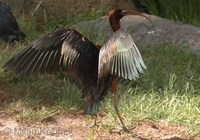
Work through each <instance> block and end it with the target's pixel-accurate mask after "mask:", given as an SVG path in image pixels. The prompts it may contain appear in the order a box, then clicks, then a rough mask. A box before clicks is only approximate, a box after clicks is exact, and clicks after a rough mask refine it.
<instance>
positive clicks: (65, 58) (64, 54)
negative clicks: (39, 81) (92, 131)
mask: <svg viewBox="0 0 200 140" xmlns="http://www.w3.org/2000/svg"><path fill="white" fill-rule="evenodd" d="M125 15H140V16H144V17H145V18H148V17H146V16H145V15H143V14H141V13H137V12H133V11H126V10H121V9H113V10H111V11H110V12H109V22H110V25H111V27H112V30H113V35H112V36H111V37H110V38H109V39H108V41H107V42H106V43H105V44H103V45H102V47H99V46H96V45H94V44H93V43H92V42H91V41H90V40H88V39H87V38H85V37H84V36H83V35H81V34H80V33H79V32H78V31H76V30H74V29H63V30H58V31H55V32H53V33H50V34H48V35H46V36H44V37H42V38H40V39H39V40H37V41H35V42H33V43H32V44H30V45H28V46H27V47H26V48H24V49H23V50H22V51H21V52H19V53H18V54H16V55H15V56H14V57H12V58H11V59H10V60H9V61H8V62H7V63H6V64H5V65H4V68H5V69H6V70H10V71H13V72H14V73H15V74H17V75H22V74H28V75H31V74H38V73H42V74H43V73H48V74H56V73H62V74H64V75H67V76H72V77H74V78H75V79H76V80H77V81H78V83H79V85H80V88H81V90H82V93H83V105H84V112H85V114H90V115H96V114H97V112H98V108H99V104H100V101H101V100H102V99H103V97H104V96H105V95H106V94H107V93H108V89H109V88H110V87H111V90H112V92H113V94H114V109H115V111H116V114H117V116H118V118H119V119H120V122H121V124H122V126H123V129H124V130H127V128H126V126H125V125H124V123H123V121H122V118H121V116H120V114H119V111H118V107H117V94H116V91H117V79H118V77H119V78H125V79H129V80H136V79H137V78H138V77H139V73H142V72H143V69H145V68H146V67H145V64H144V62H143V59H142V57H141V55H140V52H139V50H138V49H137V47H136V45H135V43H134V42H133V39H132V37H131V35H129V34H128V33H127V32H126V31H124V30H123V29H121V28H120V19H121V18H122V17H123V16H125ZM95 120H96V119H95Z"/></svg>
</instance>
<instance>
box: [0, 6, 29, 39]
mask: <svg viewBox="0 0 200 140" xmlns="http://www.w3.org/2000/svg"><path fill="white" fill-rule="evenodd" d="M25 36H26V35H25V34H24V33H23V32H21V31H20V30H19V25H18V23H17V21H16V19H15V17H14V16H13V14H12V13H11V10H10V7H9V6H8V5H6V4H4V3H2V2H0V37H1V38H2V39H3V40H5V41H7V42H12V41H14V40H16V41H19V40H22V39H23V38H24V37H25Z"/></svg>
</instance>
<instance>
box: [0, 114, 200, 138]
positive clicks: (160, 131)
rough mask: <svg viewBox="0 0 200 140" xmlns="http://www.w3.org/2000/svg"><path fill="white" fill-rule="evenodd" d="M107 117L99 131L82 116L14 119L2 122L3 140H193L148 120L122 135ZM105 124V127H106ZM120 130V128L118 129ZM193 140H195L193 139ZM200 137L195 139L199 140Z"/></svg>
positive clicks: (179, 128) (178, 130) (100, 120)
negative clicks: (32, 120) (31, 120)
mask: <svg viewBox="0 0 200 140" xmlns="http://www.w3.org/2000/svg"><path fill="white" fill-rule="evenodd" d="M105 119H106V116H103V117H99V118H98V124H99V126H98V127H90V126H91V125H92V123H93V122H92V120H93V118H91V117H90V116H85V115H81V114H67V115H61V116H60V115H57V117H56V116H55V117H54V118H53V119H51V120H50V121H48V122H45V123H38V124H37V123H34V124H30V123H19V122H17V121H15V119H14V118H12V117H6V116H5V117H1V118H0V131H1V133H0V139H6V140H7V139H9V140H12V139H15V140H17V139H18V140H25V139H34V140H80V139H97V140H122V139H126V140H189V139H188V138H187V137H186V136H185V131H186V130H185V128H184V127H182V126H172V125H169V124H167V123H166V122H162V121H161V122H159V123H156V124H155V123H153V122H151V121H148V120H143V121H139V122H134V124H133V125H134V129H132V130H131V132H130V133H125V132H119V131H120V125H118V126H115V125H112V126H111V127H110V128H108V127H107V125H109V126H110V124H106V122H105V121H104V120H105ZM102 124H103V125H102ZM116 127H118V128H116ZM190 139H191V138H190ZM198 139H200V137H196V138H194V140H198Z"/></svg>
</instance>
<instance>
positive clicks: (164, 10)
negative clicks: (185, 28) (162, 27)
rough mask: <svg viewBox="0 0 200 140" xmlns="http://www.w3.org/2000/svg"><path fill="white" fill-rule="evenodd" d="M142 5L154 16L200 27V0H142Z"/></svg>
mask: <svg viewBox="0 0 200 140" xmlns="http://www.w3.org/2000/svg"><path fill="white" fill-rule="evenodd" d="M136 1H137V0H136ZM140 3H141V4H142V5H143V6H145V7H147V9H148V10H149V11H150V13H151V14H153V15H157V16H160V17H164V18H168V19H172V20H175V21H181V22H183V23H188V24H193V25H196V26H200V9H199V4H200V1H199V0H176V1H173V2H172V1H171V0H140ZM141 10H142V8H141Z"/></svg>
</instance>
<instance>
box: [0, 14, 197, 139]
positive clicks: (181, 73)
mask: <svg viewBox="0 0 200 140" xmlns="http://www.w3.org/2000/svg"><path fill="white" fill-rule="evenodd" d="M87 18H88V17H87ZM87 18H86V19H87ZM74 21H75V19H74V20H73V19H72V21H71V24H72V23H74ZM52 22H54V21H52ZM20 23H21V28H22V30H23V31H25V32H26V33H27V36H28V37H27V38H26V40H25V41H23V42H18V43H17V42H14V43H12V44H7V43H4V42H0V49H1V52H0V59H1V61H0V67H2V66H3V64H4V63H5V62H6V61H7V60H8V59H9V58H10V56H12V55H14V54H15V53H16V52H18V51H19V50H21V49H22V48H24V46H25V45H27V44H28V43H30V42H31V40H34V39H36V38H38V36H40V35H41V34H43V32H44V33H48V32H50V31H51V30H52V29H51V27H52V26H54V24H53V23H52V24H48V25H46V27H45V28H42V30H37V28H36V23H35V22H34V21H30V22H24V19H23V18H22V19H21V21H20ZM30 25H32V26H30ZM69 25H70V23H69V24H68V25H67V26H69ZM61 26H64V25H60V27H61ZM82 33H84V35H86V36H87V37H89V38H90V39H91V40H95V41H97V40H104V39H105V38H103V36H101V35H97V34H96V33H95V32H92V31H91V32H89V31H82ZM95 41H94V42H95ZM138 46H139V48H140V51H141V53H142V56H143V57H144V61H145V63H146V65H147V70H146V71H145V73H144V74H143V75H142V76H141V78H140V79H138V80H137V81H125V80H120V82H119V88H118V93H119V96H120V99H119V107H120V112H121V115H122V116H123V118H124V119H125V122H126V124H127V125H131V123H132V122H136V121H138V120H144V119H148V120H151V121H154V122H159V121H162V120H164V121H166V122H168V123H171V124H178V125H183V126H185V127H186V128H187V134H188V135H189V136H194V135H196V134H199V133H200V127H199V126H200V101H199V99H200V94H199V92H200V61H199V59H200V57H199V56H196V55H193V54H192V53H191V52H190V51H189V50H188V48H187V46H186V47H183V48H181V49H180V48H177V46H176V45H174V44H171V43H169V44H158V45H157V46H149V47H146V48H143V47H142V45H140V44H138ZM0 83H1V85H0V87H1V88H2V89H1V90H2V91H3V92H2V96H1V98H2V99H3V100H4V101H5V102H3V103H2V105H1V114H0V115H3V114H4V115H5V114H6V115H10V116H14V117H15V118H16V119H17V120H18V121H20V122H40V123H42V122H43V121H44V120H45V119H46V118H48V117H49V116H51V115H52V114H54V112H57V111H59V114H62V113H66V112H72V111H73V112H80V111H82V102H81V97H80V96H81V93H80V90H79V89H78V88H77V87H76V86H75V85H74V84H73V83H72V82H70V79H67V78H64V77H63V76H61V75H57V76H51V75H39V76H38V77H20V78H17V79H16V78H15V76H13V74H11V73H5V72H3V69H0ZM100 112H106V114H107V116H108V117H107V119H106V120H105V121H106V122H107V123H105V124H103V125H104V127H105V129H108V128H109V127H111V126H110V125H108V124H112V125H120V124H119V122H118V119H117V118H116V114H115V112H114V110H113V102H112V95H111V94H109V95H108V96H107V97H106V99H105V101H103V102H102V106H101V109H100ZM113 122H115V123H113ZM88 137H90V135H89V136H88Z"/></svg>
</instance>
